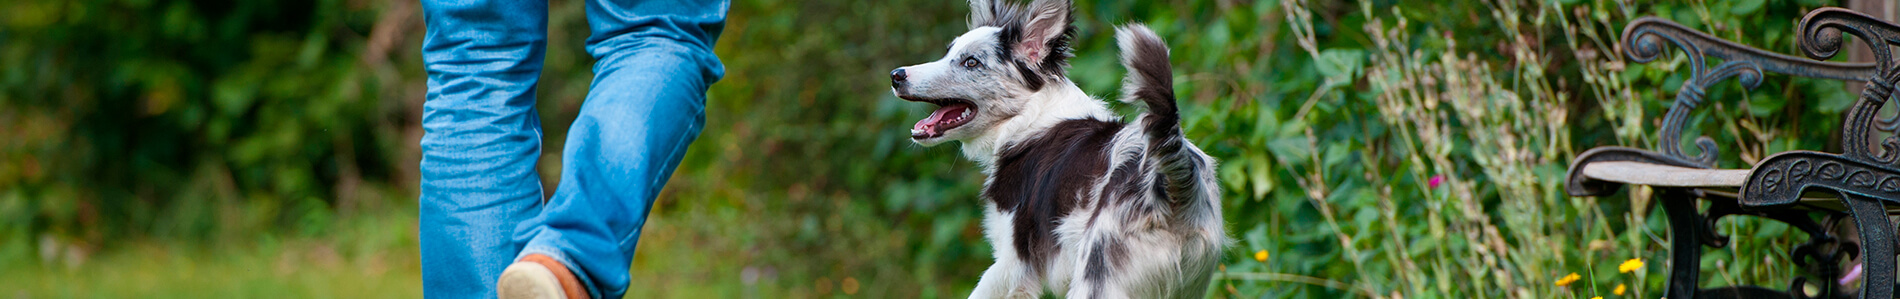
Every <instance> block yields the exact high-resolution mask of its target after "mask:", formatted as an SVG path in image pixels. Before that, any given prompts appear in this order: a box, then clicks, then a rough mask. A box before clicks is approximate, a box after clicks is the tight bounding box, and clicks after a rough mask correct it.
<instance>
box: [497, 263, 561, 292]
mask: <svg viewBox="0 0 1900 299" xmlns="http://www.w3.org/2000/svg"><path fill="white" fill-rule="evenodd" d="M495 293H496V295H497V296H498V297H500V298H501V299H566V298H567V296H566V295H564V294H563V293H562V291H561V280H560V279H559V278H555V277H554V271H549V270H548V268H547V267H544V266H541V264H536V263H525V262H524V263H515V264H514V265H509V266H508V269H506V270H502V271H501V278H500V279H498V280H497V281H496V282H495Z"/></svg>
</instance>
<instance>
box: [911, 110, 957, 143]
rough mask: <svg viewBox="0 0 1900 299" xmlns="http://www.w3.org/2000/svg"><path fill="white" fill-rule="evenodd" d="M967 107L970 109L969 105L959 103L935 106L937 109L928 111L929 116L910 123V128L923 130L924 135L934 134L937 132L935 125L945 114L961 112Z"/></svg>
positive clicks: (941, 120) (940, 121)
mask: <svg viewBox="0 0 1900 299" xmlns="http://www.w3.org/2000/svg"><path fill="white" fill-rule="evenodd" d="M967 109H970V107H969V106H967V105H960V104H957V105H950V106H943V107H940V108H937V111H933V112H930V117H925V118H924V119H923V120H919V121H917V124H916V125H912V126H911V127H910V128H911V129H912V130H920V131H924V136H936V135H937V134H938V133H939V132H937V125H938V124H940V123H942V122H943V120H944V117H945V116H946V115H958V114H962V113H963V110H967Z"/></svg>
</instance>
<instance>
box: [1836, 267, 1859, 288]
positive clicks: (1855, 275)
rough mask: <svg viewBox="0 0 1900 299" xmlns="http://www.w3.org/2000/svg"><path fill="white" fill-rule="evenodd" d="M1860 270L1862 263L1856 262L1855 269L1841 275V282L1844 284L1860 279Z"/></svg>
mask: <svg viewBox="0 0 1900 299" xmlns="http://www.w3.org/2000/svg"><path fill="white" fill-rule="evenodd" d="M1860 271H1861V270H1860V264H1854V270H1852V271H1847V275H1841V281H1840V284H1841V285H1843V286H1844V285H1848V284H1851V283H1854V281H1856V280H1860Z"/></svg>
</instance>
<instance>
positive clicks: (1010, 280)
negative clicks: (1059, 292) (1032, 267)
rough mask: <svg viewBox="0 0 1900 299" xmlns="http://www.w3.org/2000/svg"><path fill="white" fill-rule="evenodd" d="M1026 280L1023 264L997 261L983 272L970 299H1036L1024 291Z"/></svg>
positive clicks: (971, 292) (1033, 295)
mask: <svg viewBox="0 0 1900 299" xmlns="http://www.w3.org/2000/svg"><path fill="white" fill-rule="evenodd" d="M1024 279H1025V278H1024V277H1023V265H1022V263H1019V262H1008V261H1001V260H999V261H996V264H994V265H990V269H989V270H985V271H983V278H982V279H979V280H977V281H976V289H975V290H971V291H970V298H971V299H978V298H982V299H989V298H1035V294H1033V293H1031V292H1028V291H1024V289H1025V285H1024V283H1023V281H1024Z"/></svg>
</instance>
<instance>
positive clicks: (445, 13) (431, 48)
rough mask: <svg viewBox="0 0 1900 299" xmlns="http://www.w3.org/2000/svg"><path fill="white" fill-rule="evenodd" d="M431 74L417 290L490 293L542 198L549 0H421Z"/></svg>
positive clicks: (424, 48) (449, 295) (425, 122)
mask: <svg viewBox="0 0 1900 299" xmlns="http://www.w3.org/2000/svg"><path fill="white" fill-rule="evenodd" d="M422 10H423V18H424V20H425V22H426V23H427V25H428V32H427V33H426V35H425V36H424V37H423V41H422V43H423V45H422V58H423V62H424V64H425V68H427V70H428V73H429V93H428V100H427V101H426V102H424V104H423V112H422V127H423V130H424V132H425V133H424V134H423V136H422V165H421V172H422V196H421V199H420V210H421V211H420V212H421V216H420V217H421V219H420V221H419V223H418V228H419V230H420V232H419V233H420V238H421V245H422V252H421V254H422V270H423V271H422V287H423V295H424V296H425V297H432V298H494V297H495V279H496V277H497V276H498V275H500V274H501V271H502V268H503V267H506V266H508V264H509V263H510V262H512V261H514V258H515V256H516V253H518V252H519V251H520V248H521V247H520V244H521V243H518V242H516V241H515V240H513V239H512V236H511V234H510V233H511V232H513V230H514V229H515V228H516V225H517V223H520V222H522V221H525V220H527V219H528V218H529V217H533V216H534V214H535V212H536V210H535V209H534V208H535V206H536V205H538V204H540V202H541V198H542V197H541V181H540V177H539V175H537V174H536V173H535V161H536V160H537V159H539V157H540V155H541V121H540V118H539V117H537V116H536V115H535V111H534V89H535V83H536V81H537V79H538V78H539V77H540V74H541V57H542V52H543V51H544V49H545V46H546V42H545V40H546V38H545V36H546V32H547V2H546V1H491V0H422Z"/></svg>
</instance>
